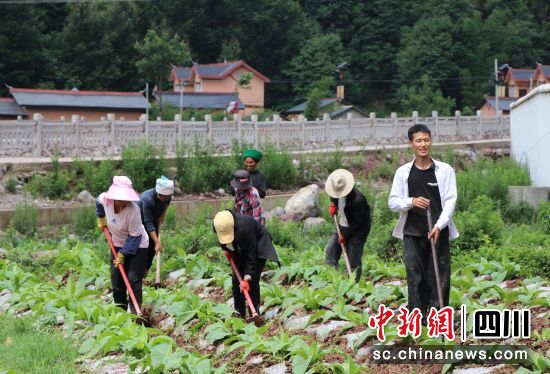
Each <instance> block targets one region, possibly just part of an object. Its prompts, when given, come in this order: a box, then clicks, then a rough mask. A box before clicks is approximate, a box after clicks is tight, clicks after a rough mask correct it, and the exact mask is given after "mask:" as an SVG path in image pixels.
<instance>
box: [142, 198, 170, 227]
mask: <svg viewBox="0 0 550 374" xmlns="http://www.w3.org/2000/svg"><path fill="white" fill-rule="evenodd" d="M170 202H171V200H170V201H166V202H162V201H160V199H159V198H158V197H157V191H156V190H155V189H154V188H151V189H149V190H147V191H145V192H143V193H142V194H141V196H140V197H139V202H138V205H139V208H140V209H141V221H142V222H143V226H145V231H147V232H148V233H150V232H153V231H157V230H158V228H159V219H160V217H162V215H163V214H164V212H165V211H166V209H168V205H170Z"/></svg>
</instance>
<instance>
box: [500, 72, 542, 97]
mask: <svg viewBox="0 0 550 374" xmlns="http://www.w3.org/2000/svg"><path fill="white" fill-rule="evenodd" d="M534 75H535V69H516V68H512V67H510V68H509V69H508V72H507V73H506V77H505V78H504V83H505V84H506V86H508V97H517V98H519V97H522V96H525V95H527V94H528V93H529V92H530V91H531V90H532V89H533V76H534Z"/></svg>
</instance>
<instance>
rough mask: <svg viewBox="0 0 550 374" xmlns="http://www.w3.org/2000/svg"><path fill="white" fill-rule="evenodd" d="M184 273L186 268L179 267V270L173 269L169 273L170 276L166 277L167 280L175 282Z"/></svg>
mask: <svg viewBox="0 0 550 374" xmlns="http://www.w3.org/2000/svg"><path fill="white" fill-rule="evenodd" d="M184 274H185V269H179V270H175V271H172V272H170V273H169V274H168V278H166V282H168V283H175V282H176V281H177V280H178V279H179V278H180V277H182V276H183V275H184Z"/></svg>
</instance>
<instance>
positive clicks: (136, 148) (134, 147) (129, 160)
mask: <svg viewBox="0 0 550 374" xmlns="http://www.w3.org/2000/svg"><path fill="white" fill-rule="evenodd" d="M122 170H124V173H125V174H126V175H127V176H128V178H130V179H131V180H132V183H133V185H134V188H135V189H136V190H138V191H139V192H143V191H144V190H147V189H149V188H152V187H154V186H155V183H156V180H157V178H159V177H160V176H161V175H163V174H166V161H165V160H164V151H163V150H162V148H160V147H156V146H155V145H153V144H149V143H147V142H146V141H140V142H136V143H132V144H130V145H129V146H128V147H126V148H124V149H123V150H122Z"/></svg>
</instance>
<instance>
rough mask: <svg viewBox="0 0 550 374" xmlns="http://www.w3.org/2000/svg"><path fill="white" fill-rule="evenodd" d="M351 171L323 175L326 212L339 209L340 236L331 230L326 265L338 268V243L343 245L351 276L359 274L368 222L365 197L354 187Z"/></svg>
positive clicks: (368, 213) (339, 252)
mask: <svg viewBox="0 0 550 374" xmlns="http://www.w3.org/2000/svg"><path fill="white" fill-rule="evenodd" d="M354 183H355V179H354V178H353V174H352V173H350V172H349V171H347V170H345V169H337V170H334V171H333V172H332V173H331V174H330V175H329V176H328V178H327V182H326V184H325V191H326V192H327V194H328V195H329V196H330V205H329V208H328V212H329V214H330V216H331V217H334V215H336V214H338V213H340V214H339V215H340V220H339V222H338V225H339V226H340V233H341V234H342V235H341V236H340V237H339V236H338V231H335V232H334V233H333V234H332V236H331V238H330V240H329V242H328V244H327V247H326V249H325V255H326V258H325V262H326V264H327V265H330V266H334V267H335V268H338V261H339V260H340V256H341V255H342V248H341V246H342V244H344V245H346V249H347V254H348V258H349V263H350V267H351V270H352V271H355V280H356V281H359V279H360V278H361V270H362V266H361V258H362V257H363V247H364V246H365V242H366V241H367V236H368V235H369V231H370V226H371V217H370V206H369V203H368V202H367V198H366V197H365V196H364V195H363V194H362V193H361V192H360V191H359V190H358V189H357V188H355V187H353V185H354Z"/></svg>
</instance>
